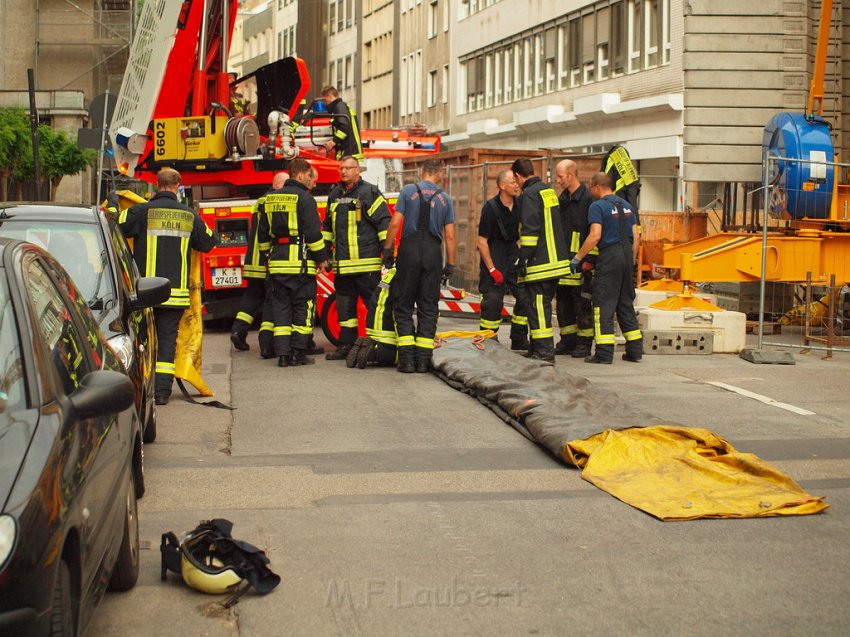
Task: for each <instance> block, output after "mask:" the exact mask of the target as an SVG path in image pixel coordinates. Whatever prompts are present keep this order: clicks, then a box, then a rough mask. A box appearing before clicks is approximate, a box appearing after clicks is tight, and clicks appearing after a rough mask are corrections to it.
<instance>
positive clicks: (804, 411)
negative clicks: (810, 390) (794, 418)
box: [705, 380, 815, 416]
mask: <svg viewBox="0 0 850 637" xmlns="http://www.w3.org/2000/svg"><path fill="white" fill-rule="evenodd" d="M705 382H706V383H708V384H709V385H714V386H715V387H720V389H725V390H727V391H731V392H735V393H736V394H741V396H746V397H747V398H752V399H753V400H758V401H760V402H763V403H764V404H766V405H770V406H772V407H779V408H780V409H785V410H787V411H793V412H794V413H795V414H800V415H801V416H814V415H815V412H813V411H809V410H808V409H803V408H802V407H795V406H794V405H789V404H788V403H783V402H779V401H778V400H774V399H773V398H770V397H769V396H762V395H761V394H756V393H755V392H751V391H747V390H746V389H742V388H740V387H735V385H728V384H726V383H720V382H717V381H712V380H707V381H705Z"/></svg>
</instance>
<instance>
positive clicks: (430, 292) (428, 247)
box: [392, 233, 443, 361]
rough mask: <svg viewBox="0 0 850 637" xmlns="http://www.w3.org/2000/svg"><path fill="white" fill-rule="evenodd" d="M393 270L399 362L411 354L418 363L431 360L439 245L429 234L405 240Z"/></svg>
mask: <svg viewBox="0 0 850 637" xmlns="http://www.w3.org/2000/svg"><path fill="white" fill-rule="evenodd" d="M396 270H397V271H396V275H395V278H394V279H393V282H392V296H393V315H394V316H395V323H396V332H397V334H398V347H399V352H398V355H399V360H400V361H401V360H402V359H404V358H406V357H407V356H409V355H411V354H413V353H414V351H415V355H416V358H417V359H422V360H430V358H431V354H432V353H433V351H434V335H435V334H436V333H437V316H438V314H439V304H440V280H441V279H442V277H443V253H442V242H441V241H440V240H439V239H438V238H436V237H435V236H433V235H432V234H430V233H425V234H422V233H417V234H415V235H412V236H409V237H405V238H404V239H402V241H401V244H400V245H399V247H398V257H397V258H396ZM414 309H415V311H416V323H415V325H414V321H413V313H414ZM414 347H415V350H414V349H413V348H414Z"/></svg>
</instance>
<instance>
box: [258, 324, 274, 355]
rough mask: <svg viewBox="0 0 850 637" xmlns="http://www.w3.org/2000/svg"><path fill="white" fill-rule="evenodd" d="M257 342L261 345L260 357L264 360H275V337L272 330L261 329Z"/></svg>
mask: <svg viewBox="0 0 850 637" xmlns="http://www.w3.org/2000/svg"><path fill="white" fill-rule="evenodd" d="M257 341H258V342H259V343H260V356H261V357H263V358H274V357H275V356H276V354H275V353H274V336H273V332H272V331H271V330H264V329H262V328H260V333H259V334H258V335H257Z"/></svg>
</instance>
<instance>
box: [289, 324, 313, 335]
mask: <svg viewBox="0 0 850 637" xmlns="http://www.w3.org/2000/svg"><path fill="white" fill-rule="evenodd" d="M292 331H293V332H294V333H295V334H312V333H313V326H312V325H293V326H292Z"/></svg>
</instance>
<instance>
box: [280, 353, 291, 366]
mask: <svg viewBox="0 0 850 637" xmlns="http://www.w3.org/2000/svg"><path fill="white" fill-rule="evenodd" d="M277 366H278V367H291V366H292V354H284V355H283V356H279V357H278V359H277Z"/></svg>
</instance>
